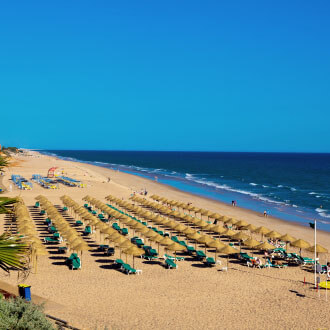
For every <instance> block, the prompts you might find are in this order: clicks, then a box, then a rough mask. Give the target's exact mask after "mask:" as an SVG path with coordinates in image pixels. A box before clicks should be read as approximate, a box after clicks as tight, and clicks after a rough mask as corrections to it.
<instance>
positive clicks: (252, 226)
mask: <svg viewBox="0 0 330 330" xmlns="http://www.w3.org/2000/svg"><path fill="white" fill-rule="evenodd" d="M244 228H245V229H247V230H249V231H251V232H254V231H255V230H256V229H257V227H256V226H255V225H252V224H249V225H248V226H246V227H244Z"/></svg>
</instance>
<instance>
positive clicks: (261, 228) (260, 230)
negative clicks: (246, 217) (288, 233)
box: [254, 226, 270, 235]
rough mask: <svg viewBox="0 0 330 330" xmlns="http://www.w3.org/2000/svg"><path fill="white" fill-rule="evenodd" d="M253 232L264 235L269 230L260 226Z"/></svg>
mask: <svg viewBox="0 0 330 330" xmlns="http://www.w3.org/2000/svg"><path fill="white" fill-rule="evenodd" d="M254 232H255V233H257V234H262V235H266V234H268V233H269V232H270V230H269V229H268V228H266V227H264V226H261V227H258V228H257V229H255V230H254Z"/></svg>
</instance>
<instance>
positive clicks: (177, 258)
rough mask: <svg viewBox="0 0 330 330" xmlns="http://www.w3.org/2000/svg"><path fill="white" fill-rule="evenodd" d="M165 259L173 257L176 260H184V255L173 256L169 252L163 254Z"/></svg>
mask: <svg viewBox="0 0 330 330" xmlns="http://www.w3.org/2000/svg"><path fill="white" fill-rule="evenodd" d="M163 258H164V259H172V260H174V261H184V257H173V256H170V255H169V254H166V253H165V254H164V256H163Z"/></svg>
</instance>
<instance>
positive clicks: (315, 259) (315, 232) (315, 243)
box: [314, 220, 317, 288]
mask: <svg viewBox="0 0 330 330" xmlns="http://www.w3.org/2000/svg"><path fill="white" fill-rule="evenodd" d="M314 286H315V288H316V286H317V284H316V220H314Z"/></svg>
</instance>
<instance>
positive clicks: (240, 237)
mask: <svg viewBox="0 0 330 330" xmlns="http://www.w3.org/2000/svg"><path fill="white" fill-rule="evenodd" d="M232 238H233V239H236V240H238V241H243V240H245V239H248V238H249V236H248V235H246V234H244V233H243V232H241V231H240V232H239V233H237V234H235V235H234V236H232Z"/></svg>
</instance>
